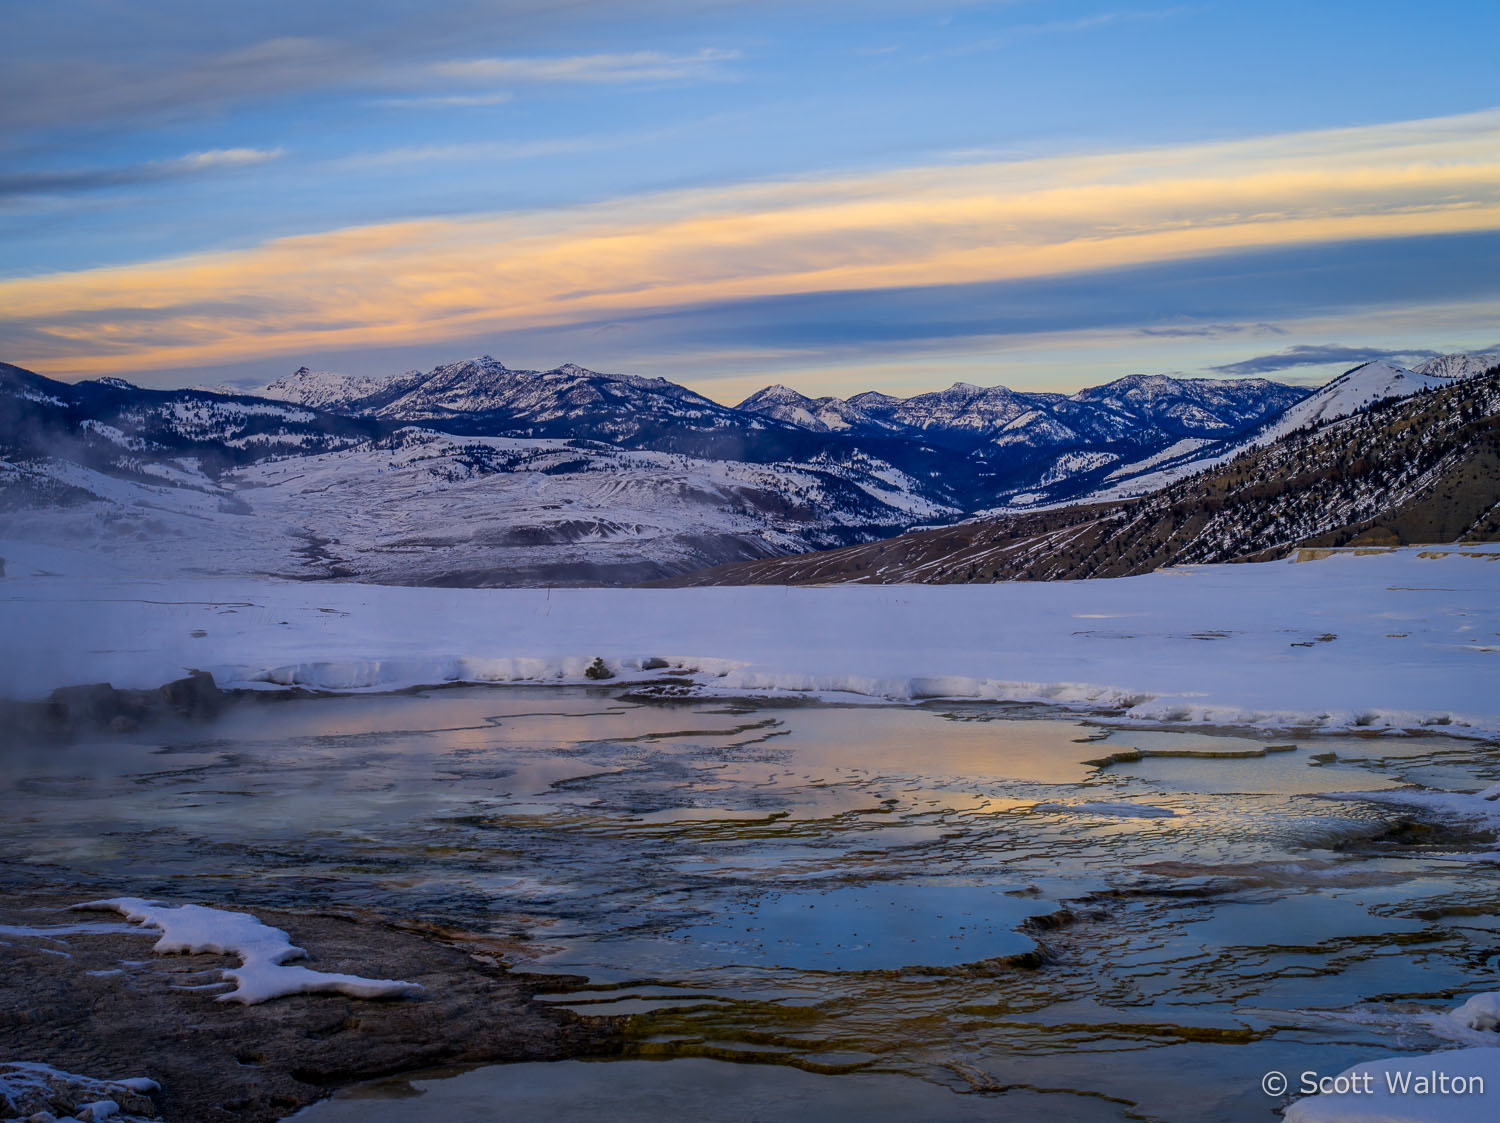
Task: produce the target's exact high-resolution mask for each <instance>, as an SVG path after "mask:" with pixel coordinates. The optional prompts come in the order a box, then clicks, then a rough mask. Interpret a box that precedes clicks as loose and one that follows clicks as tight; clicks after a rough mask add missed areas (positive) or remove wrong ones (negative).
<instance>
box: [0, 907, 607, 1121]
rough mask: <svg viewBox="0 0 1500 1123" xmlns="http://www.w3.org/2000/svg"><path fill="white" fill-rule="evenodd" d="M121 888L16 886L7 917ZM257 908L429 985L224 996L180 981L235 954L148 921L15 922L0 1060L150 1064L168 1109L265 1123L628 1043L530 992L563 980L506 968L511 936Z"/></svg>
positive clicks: (0, 1017) (198, 976)
mask: <svg viewBox="0 0 1500 1123" xmlns="http://www.w3.org/2000/svg"><path fill="white" fill-rule="evenodd" d="M109 895H111V893H110V891H109V890H108V889H107V888H104V887H101V886H97V885H95V886H82V885H79V886H68V887H61V886H59V887H55V888H53V889H49V890H45V891H35V890H23V891H19V892H7V893H5V894H4V896H3V899H0V925H17V926H25V927H32V928H44V927H48V926H52V925H62V924H70V923H78V922H80V921H95V922H97V921H99V920H101V919H113V914H102V913H98V912H84V913H79V912H69V911H66V909H67V907H68V906H70V905H73V904H76V903H78V902H81V901H87V900H91V899H96V898H99V897H101V896H109ZM246 911H250V912H253V913H254V914H255V915H256V916H257V917H258V918H259V919H261V920H262V921H264V922H265V923H266V924H269V925H273V926H275V927H278V928H283V929H285V930H286V931H287V932H288V933H290V935H291V937H292V940H293V942H294V943H296V944H299V945H300V946H302V947H305V948H306V949H307V950H308V953H309V957H308V959H307V960H306V961H305V962H306V963H307V965H308V966H310V967H313V968H315V969H318V970H322V971H343V972H349V973H353V974H362V975H367V976H373V977H376V978H399V979H407V980H410V981H412V982H417V983H420V984H422V986H423V987H424V988H426V989H425V990H424V991H423V992H422V993H421V994H420V995H418V996H415V997H407V998H399V999H391V1000H384V1001H368V1000H360V999H351V998H345V997H343V996H341V995H298V996H293V997H288V998H281V999H277V1000H274V1001H271V1002H267V1003H264V1004H262V1005H259V1006H248V1007H246V1006H239V1005H235V1004H231V1003H221V1002H217V1001H215V1000H214V997H213V996H214V994H215V993H217V992H216V991H213V990H208V991H204V990H194V989H182V988H189V987H195V986H202V985H203V984H205V983H210V982H213V981H214V980H216V979H217V972H218V970H219V969H221V968H224V967H232V966H235V965H236V964H237V962H238V960H237V959H235V958H233V957H229V956H221V955H156V954H154V953H153V952H152V951H151V945H152V944H153V943H154V942H155V938H156V933H154V932H153V931H151V930H147V929H142V930H141V931H140V932H139V933H134V932H131V933H126V932H120V933H78V934H73V935H64V936H62V937H60V939H42V938H37V937H30V936H15V935H7V936H5V938H4V941H3V942H4V943H5V944H7V945H8V946H6V947H5V948H4V962H5V964H6V967H5V970H4V971H3V972H0V1060H13V1061H35V1062H42V1063H45V1064H49V1065H52V1066H53V1067H55V1068H58V1069H62V1070H64V1071H67V1072H74V1073H82V1074H86V1075H89V1076H93V1077H97V1078H102V1079H106V1080H118V1079H123V1078H127V1077H135V1076H147V1077H150V1078H152V1079H154V1080H156V1081H158V1082H159V1083H160V1084H161V1085H162V1087H161V1090H160V1091H159V1092H156V1093H153V1095H152V1097H151V1098H152V1100H154V1102H155V1107H156V1110H157V1111H158V1112H159V1113H160V1116H161V1118H162V1119H164V1120H167V1121H169V1123H170V1121H179V1123H216V1121H228V1120H234V1121H237V1123H262V1121H268V1120H273V1119H280V1118H282V1117H284V1116H286V1115H288V1114H290V1113H292V1112H293V1111H295V1110H296V1109H298V1108H299V1107H301V1106H303V1105H305V1104H307V1103H310V1102H312V1101H313V1100H316V1099H319V1098H321V1097H323V1096H325V1095H327V1094H328V1093H329V1092H331V1091H333V1090H334V1089H335V1088H338V1087H340V1086H342V1085H345V1084H350V1083H353V1082H356V1081H360V1080H366V1079H370V1078H372V1077H378V1076H385V1075H390V1074H394V1073H399V1072H405V1071H410V1070H414V1069H419V1068H427V1067H431V1066H434V1065H442V1064H458V1063H484V1062H500V1061H519V1060H527V1061H535V1060H557V1059H562V1058H566V1057H576V1056H583V1055H599V1054H602V1053H609V1052H612V1051H614V1049H615V1048H616V1046H615V1045H614V1036H613V1033H614V1029H615V1026H614V1022H613V1021H612V1020H611V1019H603V1018H600V1019H583V1018H580V1017H578V1016H576V1015H573V1014H571V1013H568V1012H566V1011H559V1010H551V1009H547V1008H546V1007H545V1006H543V1005H542V1004H540V1003H534V1002H532V1001H531V996H532V995H533V994H535V993H537V992H539V991H542V990H544V989H555V988H556V987H557V986H558V984H559V982H561V981H562V980H559V979H557V978H554V977H548V978H546V979H540V978H537V979H531V978H528V977H526V976H521V975H516V974H513V973H511V972H509V971H508V970H506V968H505V966H504V958H505V955H506V948H505V947H503V946H502V945H501V943H500V941H493V942H490V941H487V940H486V939H485V938H483V937H476V936H474V935H472V934H467V933H457V932H452V931H448V930H445V929H441V928H437V927H431V928H423V927H419V926H416V925H402V926H397V925H393V924H390V923H388V922H385V921H382V920H380V919H378V918H375V917H372V916H350V915H320V914H316V913H305V912H296V913H292V912H285V911H280V910H275V909H261V908H251V907H248V906H247V909H246ZM44 949H46V950H44ZM59 953H64V954H59ZM91 971H93V972H106V973H105V974H100V975H91V974H90V973H89V972H91ZM113 972H118V973H113ZM3 1114H4V1112H3V1110H0V1115H3Z"/></svg>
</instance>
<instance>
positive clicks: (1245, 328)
mask: <svg viewBox="0 0 1500 1123" xmlns="http://www.w3.org/2000/svg"><path fill="white" fill-rule="evenodd" d="M1139 331H1140V333H1141V334H1142V335H1150V336H1157V337H1159V338H1162V339H1226V338H1229V337H1232V336H1237V335H1285V334H1286V329H1285V328H1281V327H1277V326H1276V325H1275V324H1268V323H1254V324H1183V325H1180V326H1179V325H1173V324H1167V325H1162V326H1157V327H1145V328H1140V329H1139Z"/></svg>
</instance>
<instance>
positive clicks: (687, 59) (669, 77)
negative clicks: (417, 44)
mask: <svg viewBox="0 0 1500 1123" xmlns="http://www.w3.org/2000/svg"><path fill="white" fill-rule="evenodd" d="M739 57H740V52H739V51H731V50H722V49H719V48H716V47H704V48H703V49H701V50H698V51H693V52H690V53H688V54H671V53H668V52H665V51H628V52H624V53H619V54H594V55H569V56H564V57H551V58H549V57H544V56H538V57H526V58H478V59H467V60H462V61H454V62H441V63H438V64H436V65H435V66H433V68H432V71H433V73H434V74H437V75H439V76H441V77H444V78H456V79H463V80H468V81H482V82H512V83H535V82H602V83H611V84H618V83H628V82H677V81H684V80H700V81H701V80H703V79H706V78H716V77H720V76H722V74H723V67H722V64H723V63H726V62H731V61H733V60H735V59H738V58H739Z"/></svg>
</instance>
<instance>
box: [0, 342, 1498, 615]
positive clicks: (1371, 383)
mask: <svg viewBox="0 0 1500 1123" xmlns="http://www.w3.org/2000/svg"><path fill="white" fill-rule="evenodd" d="M1485 365H1486V361H1485V358H1484V357H1475V356H1448V357H1445V358H1444V359H1441V360H1434V361H1433V362H1432V363H1429V364H1423V367H1422V368H1418V369H1417V370H1416V371H1401V370H1399V368H1394V367H1390V366H1389V364H1367V365H1366V366H1365V367H1361V368H1357V369H1356V370H1355V371H1351V372H1350V373H1349V374H1347V375H1345V376H1343V377H1342V378H1340V379H1337V380H1335V381H1334V382H1333V383H1330V384H1329V386H1328V387H1325V388H1324V389H1323V390H1320V391H1318V392H1317V393H1316V394H1312V395H1309V393H1308V392H1307V391H1305V390H1301V389H1298V388H1295V387H1290V386H1285V385H1281V384H1278V383H1275V382H1268V381H1265V380H1261V379H1245V380H1222V381H1220V380H1202V379H1196V380H1195V379H1174V378H1167V377H1161V376H1152V377H1147V376H1138V375H1137V376H1130V377H1127V378H1122V379H1119V380H1117V381H1114V382H1111V383H1108V384H1106V385H1104V386H1099V387H1094V388H1091V389H1087V390H1083V391H1080V392H1079V393H1076V394H1072V395H1064V394H1036V393H1024V392H1019V391H1013V390H1010V389H1007V388H1005V387H1000V386H997V387H989V388H985V387H978V386H972V385H969V384H965V383H959V384H957V385H955V386H953V387H950V388H949V389H947V390H942V391H936V392H933V393H928V394H918V395H915V396H913V397H909V398H897V397H893V396H890V395H886V394H880V393H876V392H867V393H863V394H856V395H854V396H852V397H850V398H848V399H840V398H833V397H828V398H820V399H811V398H807V397H805V396H804V395H801V394H798V393H797V392H796V391H794V390H790V389H788V388H786V387H783V386H772V387H768V388H766V389H765V390H762V391H760V392H759V393H757V394H754V395H752V396H751V397H750V398H748V399H746V400H745V401H744V402H742V403H740V404H739V405H738V406H726V405H721V404H719V403H717V402H714V401H711V400H710V399H708V398H705V397H703V396H702V395H700V394H697V393H695V392H693V391H691V390H689V389H687V388H686V387H683V386H679V385H677V384H675V383H672V382H669V381H667V380H665V379H660V378H643V377H638V376H632V375H612V374H601V373H599V372H596V371H591V370H587V369H585V368H583V367H579V366H576V365H573V364H568V365H565V366H560V367H557V368H554V369H552V370H546V371H534V370H512V369H510V368H508V367H506V366H505V365H504V364H503V363H501V362H500V361H499V360H497V359H494V358H492V357H490V356H480V357H478V358H474V359H466V360H462V361H460V362H455V363H448V364H444V365H442V366H439V367H436V368H434V369H433V370H431V371H426V372H419V371H411V372H407V373H405V374H400V375H396V376H393V377H388V378H370V377H358V376H350V375H343V374H337V373H333V372H328V371H311V370H308V369H307V368H305V367H304V368H301V369H299V370H297V371H294V372H293V373H291V374H289V375H287V376H285V377H283V378H278V379H276V380H275V381H274V382H272V383H270V384H269V385H267V386H265V387H262V388H260V389H258V390H253V391H248V392H240V391H234V392H229V390H228V388H218V389H201V388H200V389H191V390H147V389H142V388H139V387H135V386H132V385H131V384H130V383H128V382H125V381H123V380H120V379H101V380H98V381H93V382H80V383H76V384H67V383H62V382H57V381H55V380H52V379H48V378H45V377H43V376H40V375H36V374H33V373H31V372H29V371H25V370H22V369H21V368H19V367H13V366H8V365H5V364H0V511H5V512H7V514H6V517H5V522H4V525H3V526H0V541H3V540H4V539H6V538H28V539H30V540H33V541H44V542H55V543H57V544H58V545H59V546H64V545H65V546H68V547H69V548H74V547H78V546H80V545H83V546H85V547H87V548H90V549H97V550H98V551H99V552H100V553H101V554H105V553H107V554H109V555H110V561H109V564H110V565H113V566H115V567H117V568H118V567H121V566H123V567H125V568H126V569H127V570H128V569H132V568H136V569H138V568H141V567H149V568H150V571H152V572H177V571H180V572H212V573H230V572H235V573H239V572H268V573H280V574H284V575H291V576H301V577H321V578H326V577H356V578H363V579H368V580H378V581H386V582H392V583H436V584H478V585H484V584H514V583H543V582H548V581H559V580H567V581H571V582H574V583H619V582H625V581H641V580H648V579H653V578H657V577H663V576H673V575H676V574H680V573H684V572H687V571H689V570H692V569H696V568H701V567H704V566H710V565H716V564H722V563H725V562H731V561H737V560H742V559H748V558H755V557H764V556H769V555H774V554H783V553H795V552H800V551H805V550H812V549H822V548H827V547H830V546H839V545H844V544H849V543H855V542H863V541H871V540H874V539H877V538H881V537H886V536H889V535H891V534H895V533H899V532H900V531H901V530H903V529H905V528H907V527H909V526H912V525H917V524H928V523H947V522H953V521H956V520H960V519H963V518H964V517H966V516H973V515H975V514H976V513H979V512H984V511H987V510H990V509H993V508H997V507H1001V508H1015V507H1022V506H1027V505H1030V506H1033V507H1034V506H1037V505H1045V504H1050V503H1056V502H1060V501H1066V500H1068V499H1070V498H1075V497H1078V496H1083V495H1092V494H1096V493H1099V492H1100V491H1101V490H1107V489H1111V488H1112V489H1116V490H1119V489H1128V488H1130V487H1141V486H1150V485H1151V484H1152V483H1153V482H1154V481H1156V480H1168V479H1171V478H1177V475H1179V474H1181V472H1183V471H1185V470H1188V466H1191V465H1194V464H1197V465H1202V464H1205V463H1209V462H1211V461H1212V460H1213V459H1214V458H1215V457H1221V456H1224V455H1226V454H1229V453H1231V452H1232V451H1233V450H1235V449H1238V448H1241V447H1243V446H1244V445H1245V444H1246V443H1247V442H1251V441H1256V440H1260V441H1265V440H1269V439H1274V438H1275V436H1277V435H1279V434H1280V433H1284V432H1288V431H1290V430H1292V429H1297V428H1301V427H1303V426H1305V425H1307V424H1310V423H1316V422H1320V421H1322V420H1326V419H1327V418H1329V417H1332V416H1336V415H1339V413H1340V412H1344V413H1347V412H1349V411H1351V410H1354V409H1357V408H1360V406H1361V405H1362V404H1365V403H1367V402H1369V401H1371V400H1374V399H1376V398H1379V397H1388V396H1391V395H1393V394H1400V393H1409V392H1415V391H1417V390H1420V389H1422V388H1423V387H1426V386H1428V385H1432V384H1436V383H1438V382H1443V381H1451V380H1453V379H1457V378H1461V377H1464V376H1466V375H1469V374H1472V373H1474V372H1475V371H1478V370H1482V369H1484V367H1485ZM1423 368H1430V369H1427V370H1424V369H1423ZM1194 470H1195V469H1194ZM0 553H3V548H0Z"/></svg>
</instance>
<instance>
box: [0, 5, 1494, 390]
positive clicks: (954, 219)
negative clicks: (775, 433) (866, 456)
mask: <svg viewBox="0 0 1500 1123" xmlns="http://www.w3.org/2000/svg"><path fill="white" fill-rule="evenodd" d="M4 21H5V25H6V33H5V35H4V37H3V43H0V155H3V163H0V168H3V170H0V359H4V360H7V361H10V362H14V363H16V364H18V365H21V366H24V367H28V368H30V369H33V370H37V371H40V372H42V373H45V374H49V375H52V376H54V377H62V378H69V379H75V378H92V377H100V376H104V375H114V376H121V377H126V378H129V379H131V380H132V381H135V382H137V383H139V384H141V385H147V386H179V385H193V384H204V383H221V382H232V383H235V384H239V385H253V384H258V383H263V382H265V381H268V380H270V379H271V378H274V377H276V376H278V375H281V374H284V373H286V372H287V371H289V370H292V369H294V368H295V367H297V366H301V365H307V366H310V367H313V368H315V369H333V370H341V371H347V372H350V373H355V374H384V373H394V372H397V371H401V370H406V369H412V368H422V369H426V368H430V367H431V366H434V365H436V364H438V363H442V362H448V361H452V360H454V359H458V358H463V357H466V356H469V355H475V354H481V353H486V354H492V355H494V356H496V357H498V358H500V359H502V360H503V361H505V362H506V363H507V364H508V365H510V366H512V367H516V368H543V369H545V368H549V367H553V366H557V365H560V364H562V363H565V362H577V363H580V364H582V365H584V366H588V367H592V368H594V369H598V370H606V371H623V372H629V373H636V374H648V375H663V376H665V377H668V378H672V379H673V380H675V381H678V382H682V383H684V384H686V385H689V386H691V387H693V388H694V389H696V390H699V391H700V392H703V393H705V394H707V395H709V396H710V397H714V398H717V399H719V400H722V401H737V400H739V399H740V398H743V397H744V396H746V395H748V394H749V393H751V392H752V391H754V390H755V389H758V388H759V387H761V386H764V385H766V384H767V383H771V382H782V383H785V384H787V385H791V386H794V387H796V388H797V389H799V390H802V391H803V392H805V393H809V394H829V393H832V394H841V395H847V394H850V393H854V392H857V391H859V390H864V389H879V390H883V391H886V392H888V393H914V392H920V391H923V390H930V389H936V388H939V387H943V386H947V385H949V384H951V383H952V382H954V381H966V382H974V383H979V384H982V385H995V384H1004V385H1008V386H1012V387H1015V388H1019V389H1028V390H1042V389H1047V390H1075V389H1078V388H1081V387H1083V386H1088V385H1094V384H1097V383H1100V382H1104V381H1108V380H1109V379H1111V378H1116V377H1120V376H1122V375H1126V374H1132V373H1168V374H1179V375H1187V376H1194V377H1198V376H1209V377H1235V376H1246V375H1255V376H1263V377H1274V378H1279V379H1282V380H1284V381H1294V382H1303V383H1315V382H1320V381H1323V380H1325V379H1327V378H1329V377H1331V376H1333V375H1334V374H1337V373H1339V372H1340V371H1342V370H1345V369H1347V368H1348V367H1350V366H1352V365H1354V364H1355V363H1358V362H1361V361H1365V360H1367V359H1371V358H1379V357H1389V358H1392V359H1394V360H1395V361H1398V362H1404V363H1414V362H1416V361H1418V360H1420V359H1421V358H1423V357H1427V356H1430V355H1432V354H1437V353H1444V352H1449V351H1456V350H1481V349H1489V348H1494V347H1496V346H1500V71H1497V69H1496V67H1495V64H1494V53H1495V52H1494V47H1495V44H1496V43H1500V4H1496V3H1494V0H1450V2H1442V0H1436V2H1434V3H1429V4H1427V5H1424V6H1421V7H1420V8H1419V7H1417V6H1415V5H1412V4H1410V3H1409V2H1403V3H1395V2H1390V3H1387V2H1384V0H1363V2H1359V3H1352V2H1344V0H1322V2H1320V3H1317V4H1308V3H1306V0H1301V2H1298V3H1288V2H1283V0H1255V2H1249V0H1232V2H1231V0H1218V2H1213V0H1208V2H1203V3H1192V2H1189V3H1181V4H1174V3H1171V2H1169V0H1161V2H1156V3H1123V2H1110V0H1003V2H1000V0H996V2H982V0H949V2H944V0H858V2H855V0H849V2H839V0H830V2H823V3H808V2H802V3H779V2H771V0H766V2H753V0H744V2H736V0H450V2H447V3H440V2H433V0H423V2H415V0H359V2H353V0H348V2H341V3H333V2H324V0H260V2H258V3H257V4H255V5H218V4H204V3H202V2H201V0H11V2H10V3H8V4H7V5H6V9H5V14H4Z"/></svg>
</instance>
